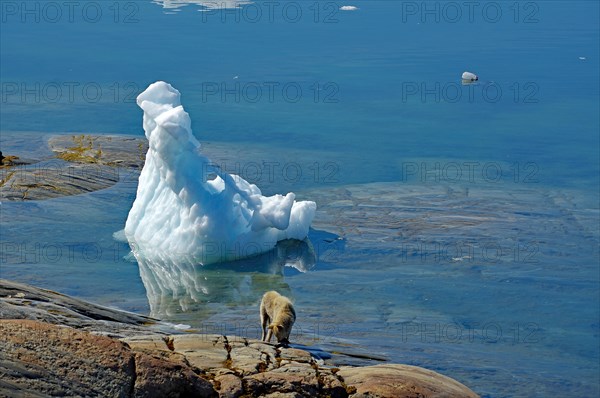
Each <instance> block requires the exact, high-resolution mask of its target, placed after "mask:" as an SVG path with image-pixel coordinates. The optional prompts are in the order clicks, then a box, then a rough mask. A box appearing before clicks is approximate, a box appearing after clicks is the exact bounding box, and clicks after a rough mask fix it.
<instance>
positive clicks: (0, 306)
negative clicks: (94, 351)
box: [0, 279, 158, 337]
mask: <svg viewBox="0 0 600 398" xmlns="http://www.w3.org/2000/svg"><path fill="white" fill-rule="evenodd" d="M0 319H29V320H37V321H42V322H47V323H52V324H56V325H63V326H70V327H73V328H76V329H82V330H88V331H91V332H94V333H97V334H106V335H109V336H113V337H125V336H130V335H138V334H141V333H145V334H146V333H148V332H149V331H150V330H151V329H150V328H149V326H150V325H157V322H158V321H157V320H156V319H152V318H148V317H145V316H143V315H138V314H133V313H130V312H124V311H119V310H114V309H111V308H106V307H102V306H100V305H96V304H93V303H89V302H86V301H83V300H79V299H75V298H72V297H69V296H65V295H63V294H60V293H57V292H53V291H51V290H45V289H40V288H37V287H34V286H30V285H26V284H22V283H16V282H11V281H7V280H5V279H0ZM155 332H158V330H155Z"/></svg>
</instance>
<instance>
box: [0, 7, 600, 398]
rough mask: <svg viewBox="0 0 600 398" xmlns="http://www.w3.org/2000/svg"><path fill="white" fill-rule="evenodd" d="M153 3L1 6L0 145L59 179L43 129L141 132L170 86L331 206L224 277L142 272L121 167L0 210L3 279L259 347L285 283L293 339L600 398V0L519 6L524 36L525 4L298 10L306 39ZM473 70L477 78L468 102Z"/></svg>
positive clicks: (259, 168) (214, 272)
mask: <svg viewBox="0 0 600 398" xmlns="http://www.w3.org/2000/svg"><path fill="white" fill-rule="evenodd" d="M158 3H160V2H158ZM158 3H157V2H150V1H148V2H145V1H140V2H131V3H126V4H133V5H130V6H129V7H131V8H125V7H126V4H125V3H123V4H125V5H122V7H121V8H120V9H119V11H120V14H119V15H118V18H117V19H115V18H114V17H115V14H114V10H111V9H109V8H108V6H109V5H105V3H97V4H99V5H100V6H101V7H103V8H102V10H103V14H102V15H103V16H104V17H102V18H100V20H99V21H98V22H97V23H89V21H85V20H84V19H83V18H82V17H81V16H80V14H75V17H74V18H75V20H74V21H73V22H72V23H71V22H69V21H68V20H66V19H65V17H63V18H62V19H61V20H60V21H58V22H56V23H50V22H48V21H44V18H43V15H42V16H41V19H40V21H39V22H36V21H35V20H32V16H27V17H26V19H25V22H24V23H23V22H21V20H20V15H17V17H16V18H17V19H15V17H14V16H13V15H12V14H7V15H6V18H7V20H6V23H4V22H3V23H2V24H1V25H0V26H1V29H2V32H1V33H2V34H1V35H0V41H1V44H2V46H1V51H2V57H1V58H0V77H1V80H2V90H3V91H2V94H3V98H2V107H0V132H1V135H0V148H1V150H2V151H3V152H4V153H5V154H17V155H21V156H23V157H28V158H33V159H38V160H39V159H42V160H43V162H42V163H39V164H37V166H31V167H43V168H44V170H47V171H48V172H53V170H56V169H58V168H61V167H65V165H64V163H61V162H57V161H56V160H53V159H52V158H51V154H50V153H49V152H48V151H47V150H46V149H45V148H46V147H45V140H46V139H47V138H48V137H49V135H50V134H49V133H50V132H80V133H87V132H99V133H121V134H130V135H136V136H140V137H141V136H143V135H142V134H143V133H142V129H141V111H139V109H138V108H137V107H136V106H135V104H134V103H133V102H132V99H133V98H134V97H135V95H137V93H138V92H139V91H141V90H143V89H144V88H145V86H146V85H147V84H149V83H151V82H153V81H155V80H157V79H165V80H167V81H169V82H171V83H172V84H173V85H174V86H175V87H176V88H177V89H179V90H180V91H181V92H182V102H183V104H184V105H185V107H186V109H187V110H188V111H189V112H190V116H191V118H192V123H193V129H194V132H195V134H196V135H197V136H198V138H199V140H200V141H201V142H202V143H203V144H204V145H205V150H206V151H207V153H209V152H210V153H211V154H212V159H213V161H215V162H216V163H218V164H219V165H220V166H221V167H222V168H223V169H225V170H226V171H228V172H230V173H238V174H241V175H242V176H243V177H244V178H246V179H248V180H249V181H251V182H254V183H256V184H257V185H259V186H260V187H261V189H263V191H264V192H266V193H268V194H273V193H281V192H287V191H294V192H296V193H297V194H298V197H299V198H300V199H310V200H315V201H316V202H317V204H318V206H319V211H318V215H317V218H316V220H315V222H314V224H313V229H312V230H311V232H310V234H309V242H306V243H304V244H301V245H289V244H288V245H280V247H278V248H277V250H276V251H273V252H271V253H267V254H266V255H265V256H262V257H259V258H255V259H252V260H249V261H242V262H237V263H231V264H227V265H226V266H220V267H217V266H212V267H206V268H201V267H196V266H193V265H190V266H186V265H179V266H177V267H167V266H166V265H165V264H137V263H136V262H135V261H134V260H132V259H131V256H128V253H129V248H128V247H127V245H126V244H124V243H122V242H118V241H116V240H115V239H114V237H113V233H114V232H116V231H118V230H120V229H122V228H123V225H124V221H125V219H126V217H127V213H128V209H129V207H130V205H131V203H132V202H133V199H134V195H135V189H136V183H137V180H136V177H137V175H136V174H135V173H131V172H129V171H124V170H122V169H121V170H119V176H120V182H119V183H118V184H117V185H115V186H113V187H111V188H109V189H106V190H102V191H97V192H93V193H89V194H85V195H79V196H74V197H68V198H59V199H52V200H48V201H40V202H24V203H15V202H3V203H2V205H0V216H1V236H0V244H1V253H0V254H1V256H0V261H1V263H0V277H2V278H7V279H13V280H17V281H23V282H27V283H32V284H35V285H38V286H42V287H46V288H51V289H54V290H57V291H60V292H63V293H66V294H71V295H75V296H78V297H82V298H86V299H90V300H94V301H97V302H99V303H102V304H105V305H110V306H114V307H118V308H123V309H127V310H132V311H136V312H140V313H152V314H153V315H155V316H160V317H161V318H164V319H166V320H168V321H170V322H173V323H182V324H187V325H190V326H191V327H192V328H194V329H197V330H200V331H206V332H209V333H214V332H218V333H236V334H242V335H245V336H249V337H258V336H259V330H258V302H259V300H260V296H261V295H262V293H263V292H264V291H265V290H267V289H278V290H280V291H282V292H284V293H286V294H288V295H290V296H291V297H292V298H293V299H294V300H295V303H296V306H297V309H298V322H297V324H296V326H295V336H294V339H293V341H295V342H296V343H298V344H304V345H307V346H309V347H313V348H314V349H326V350H329V351H332V352H341V353H349V354H352V355H355V356H354V357H348V356H345V357H340V358H339V360H340V361H347V362H352V363H370V362H372V361H369V360H367V359H364V358H362V359H361V358H359V357H364V356H367V357H368V356H370V357H376V358H383V359H386V360H390V361H395V362H402V363H409V364H414V365H420V366H425V367H428V368H431V369H434V370H437V371H440V372H442V373H444V374H446V375H449V376H451V377H454V378H456V379H458V380H460V381H461V382H464V383H465V384H467V385H468V386H469V387H471V388H472V389H474V390H475V391H476V392H478V393H479V394H481V395H482V396H490V397H504V396H506V397H514V396H522V397H535V396H539V397H544V396H549V395H559V396H582V397H588V396H589V397H592V396H597V395H598V394H599V393H600V391H599V390H600V386H599V383H598V376H599V366H598V363H599V352H598V346H599V339H600V337H599V332H598V331H599V329H600V320H599V316H600V315H599V309H598V300H599V298H600V297H599V291H600V290H599V279H600V278H599V273H598V266H599V261H600V259H599V254H598V246H599V245H598V244H599V234H600V233H599V230H598V225H599V204H598V187H599V174H600V171H599V161H598V160H599V154H598V131H599V130H600V126H599V121H598V114H597V109H598V107H599V104H600V101H599V95H598V73H597V72H598V69H599V66H598V65H599V63H598V60H599V57H598V50H597V49H598V47H599V43H598V37H599V34H598V32H599V28H598V17H597V15H598V4H597V3H596V2H584V1H574V2H564V1H553V2H529V3H527V4H529V6H528V8H525V6H526V4H524V3H519V4H520V8H517V10H518V11H519V15H518V23H517V22H515V19H514V18H515V15H516V14H515V12H516V10H515V8H514V4H513V3H511V2H508V3H504V2H495V3H494V5H492V6H489V7H495V6H496V5H497V6H499V7H500V8H501V10H502V12H503V13H502V16H503V17H502V18H501V20H500V21H499V22H498V23H490V22H489V21H486V20H485V19H482V17H481V15H480V14H475V20H474V21H473V22H469V21H467V20H465V19H464V18H466V17H464V16H465V15H466V14H465V13H463V19H462V20H459V21H457V22H456V23H450V22H448V21H447V20H445V19H444V16H443V15H441V14H440V19H439V21H435V20H431V17H429V18H430V19H427V18H426V19H425V21H424V22H423V21H422V20H421V19H419V18H420V17H421V16H420V15H418V14H417V15H416V16H415V15H412V14H407V12H408V9H406V8H404V9H403V8H402V7H407V4H408V3H409V2H396V3H394V2H384V1H371V2H356V5H357V6H358V7H359V10H357V11H354V12H345V13H342V12H337V11H336V12H334V11H335V9H334V8H328V7H330V6H331V5H332V4H333V3H320V6H319V7H318V8H316V9H315V8H314V7H313V8H312V9H311V8H310V7H311V6H312V5H313V4H312V3H308V2H293V4H294V5H298V6H299V7H300V8H301V9H302V11H303V14H302V15H303V17H302V18H300V20H299V21H298V22H297V23H292V22H291V21H290V20H289V18H288V17H282V16H281V14H277V15H276V16H275V19H274V20H273V21H272V22H270V21H269V20H268V19H265V18H266V17H265V18H263V19H262V20H260V21H258V22H256V23H254V22H250V21H248V20H247V18H246V19H244V18H245V17H244V15H243V14H239V15H240V17H239V18H240V19H239V20H236V19H235V18H236V14H235V13H236V12H239V11H236V10H239V9H229V10H228V11H225V13H224V14H223V13H222V12H223V11H216V10H211V11H209V12H204V13H201V12H199V11H198V8H201V4H199V3H201V2H187V3H189V4H188V5H184V6H182V7H179V8H162V7H161V6H160V4H158ZM172 3H176V2H172ZM184 3H185V2H181V3H180V4H184ZM509 3H510V4H509ZM19 4H20V3H19ZM403 4H404V6H403ZM410 4H412V3H410ZM419 4H420V3H419ZM431 4H434V6H435V4H438V5H439V7H442V6H443V4H445V3H437V2H432V3H431ZM511 6H513V8H511ZM242 7H248V5H246V6H242ZM281 7H283V3H282V4H281ZM536 7H537V8H536ZM242 9H243V8H242ZM440 9H441V8H440ZM175 10H179V11H175ZM247 10H250V9H249V8H247ZM315 10H319V15H318V18H317V22H315V18H314V17H315V14H314V12H315ZM536 10H537V11H536ZM329 13H333V14H329ZM63 15H65V16H66V15H68V14H66V13H63ZM263 15H266V14H263ZM128 16H134V17H135V18H136V22H134V23H123V22H124V18H126V17H128ZM328 16H331V17H334V18H335V19H336V20H337V22H334V23H325V19H326V18H327V17H328ZM403 17H405V19H404V20H403ZM526 17H535V19H537V22H535V23H524V22H525V20H524V19H525V18H526ZM222 18H225V19H224V20H223V19H222ZM286 18H287V19H286ZM115 21H117V22H115ZM223 21H224V22H223ZM529 22H531V21H529ZM157 25H160V26H163V27H164V29H165V32H169V34H163V33H160V32H157V31H156V29H155V26H157ZM124 37H127V38H128V39H127V40H125V39H123V38H124ZM57 40H58V41H57ZM57 43H59V44H57ZM157 48H158V49H160V51H157V50H156V49H157ZM163 52H164V53H163ZM165 53H166V54H165ZM581 58H583V59H581ZM174 60H177V62H175V61H174ZM39 65H43V67H39ZM465 69H467V70H472V71H473V72H475V73H477V74H478V75H480V77H481V80H480V82H479V83H477V84H475V85H471V86H462V85H461V84H460V82H459V81H458V80H457V79H458V78H459V77H460V74H461V73H462V72H463V71H464V70H465ZM236 77H237V78H236ZM70 82H71V83H74V84H78V85H76V86H74V87H76V89H75V91H73V97H72V101H71V98H69V96H68V95H67V94H68V93H67V91H65V90H66V87H69V85H68V84H71V83H70ZM238 82H239V86H236V83H238ZM270 82H271V83H273V82H274V83H277V84H278V85H277V86H276V87H277V88H278V90H276V91H275V92H274V93H275V94H274V96H273V97H272V101H271V97H269V95H267V92H266V91H264V90H265V87H269V86H268V84H271V83H270ZM38 83H39V87H40V88H39V89H36V87H37V86H36V84H38ZM492 83H493V84H492ZM15 84H16V86H15ZM23 84H24V85H25V86H23ZM56 84H58V86H60V87H62V88H63V96H62V97H61V98H60V99H59V100H57V101H52V97H51V94H52V91H51V90H52V88H53V87H55V85H56ZM215 84H216V86H215ZM286 84H287V85H288V86H289V87H292V86H294V87H298V86H299V87H301V89H302V90H303V96H302V97H301V98H300V99H299V100H298V101H296V102H294V101H291V98H290V95H291V92H290V93H288V94H289V95H287V96H286V95H284V94H282V92H281V91H280V90H279V88H281V87H283V86H284V85H286ZM86 85H87V86H86ZM257 85H258V87H261V88H262V89H263V92H262V93H263V94H262V96H261V97H260V98H259V100H258V101H253V100H252V97H251V94H252V92H251V91H250V90H252V89H255V88H256V87H257ZM297 85H298V86H297ZM15 87H16V88H15ZM44 87H45V88H46V91H44ZM84 87H87V89H88V90H93V89H94V88H97V87H99V88H100V91H101V93H102V94H103V95H102V96H101V98H100V99H98V100H97V101H95V100H94V101H92V98H91V97H90V96H91V95H92V91H89V92H85V91H83V88H84ZM236 87H239V89H237V88H236ZM244 88H245V89H246V91H243V90H244ZM457 88H458V89H459V90H460V93H461V97H460V98H459V99H458V100H454V98H456V97H452V93H453V92H454V91H452V90H456V89H457ZM494 88H500V89H501V90H502V96H501V97H499V98H498V99H497V100H492V98H491V97H490V96H491V95H492V91H489V90H493V89H494ZM222 89H229V90H234V91H235V90H237V91H236V92H234V93H230V94H227V92H226V91H223V90H222ZM14 90H16V92H15V91H14ZM27 90H29V91H27ZM211 90H213V91H211ZM214 90H217V91H216V92H214ZM410 90H413V91H410ZM414 90H417V91H416V92H414ZM426 90H429V91H426ZM485 90H488V91H485ZM484 93H485V94H484ZM486 95H488V96H487V97H485V96H486ZM238 98H239V100H238ZM326 98H327V99H330V100H335V101H325V99H326ZM9 131H16V132H12V133H11V132H9ZM25 131H34V132H32V133H25ZM35 131H43V132H44V133H38V132H35ZM257 141H258V142H257ZM294 266H295V267H294ZM302 271H304V272H302ZM374 362H377V361H374Z"/></svg>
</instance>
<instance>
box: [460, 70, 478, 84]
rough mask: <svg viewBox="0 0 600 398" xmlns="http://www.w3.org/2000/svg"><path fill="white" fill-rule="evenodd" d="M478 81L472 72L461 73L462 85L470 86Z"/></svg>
mask: <svg viewBox="0 0 600 398" xmlns="http://www.w3.org/2000/svg"><path fill="white" fill-rule="evenodd" d="M477 80H479V77H477V75H476V74H475V73H472V72H463V74H462V82H463V84H470V83H473V82H476V81H477Z"/></svg>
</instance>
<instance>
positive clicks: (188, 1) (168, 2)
mask: <svg viewBox="0 0 600 398" xmlns="http://www.w3.org/2000/svg"><path fill="white" fill-rule="evenodd" d="M152 2H153V3H155V4H158V5H160V6H162V8H164V9H168V10H173V11H178V10H179V9H180V8H181V7H186V6H188V5H194V4H195V5H198V6H200V7H201V8H200V10H199V11H207V10H223V9H231V8H239V7H240V6H243V5H245V4H252V3H253V2H252V1H249V0H153V1H152Z"/></svg>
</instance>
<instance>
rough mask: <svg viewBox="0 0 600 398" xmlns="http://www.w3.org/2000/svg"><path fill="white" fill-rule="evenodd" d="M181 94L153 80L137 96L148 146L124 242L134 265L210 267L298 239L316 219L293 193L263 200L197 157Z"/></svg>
mask: <svg viewBox="0 0 600 398" xmlns="http://www.w3.org/2000/svg"><path fill="white" fill-rule="evenodd" d="M180 98H181V95H180V93H179V91H177V90H176V89H175V88H173V87H172V86H171V85H170V84H168V83H165V82H162V81H159V82H156V83H153V84H151V85H150V86H149V87H148V88H147V89H146V90H145V91H144V92H143V93H141V94H140V95H139V96H138V97H137V104H138V105H139V106H140V108H142V110H143V111H144V117H143V127H144V132H145V135H146V138H147V139H148V142H149V148H148V152H147V154H146V162H145V164H144V167H143V169H142V171H141V174H140V177H139V184H138V188H137V194H136V198H135V201H134V202H133V205H132V207H131V210H130V211H129V215H128V217H127V221H126V223H125V229H124V232H125V237H126V238H127V240H128V241H129V244H130V246H131V248H132V252H133V254H134V255H135V256H136V258H138V259H139V258H140V257H143V258H144V259H145V260H147V261H151V262H154V263H174V264H177V263H186V264H198V265H205V264H212V263H219V262H225V261H234V260H239V259H242V258H246V257H251V256H254V255H257V254H260V253H265V252H268V251H269V250H271V249H273V248H274V247H275V245H276V244H277V242H278V241H282V240H287V239H295V240H304V239H305V238H306V236H307V235H308V230H309V227H310V224H311V223H312V220H313V218H314V216H315V212H316V204H315V203H314V202H311V201H296V200H295V198H296V197H295V194H294V193H292V192H290V193H288V194H287V195H273V196H263V195H262V192H261V190H260V189H259V188H258V187H257V186H256V185H254V184H251V183H249V182H247V181H246V180H244V179H243V178H241V177H239V176H237V175H235V174H227V173H225V172H223V171H221V170H220V169H219V168H218V167H217V166H216V165H214V164H213V163H211V161H210V160H209V159H208V158H207V157H206V156H204V155H203V154H202V152H201V151H200V143H199V142H198V141H197V140H196V138H195V137H194V136H193V135H192V129H191V121H190V117H189V115H188V113H187V112H185V110H184V109H183V107H182V105H181V102H180Z"/></svg>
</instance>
